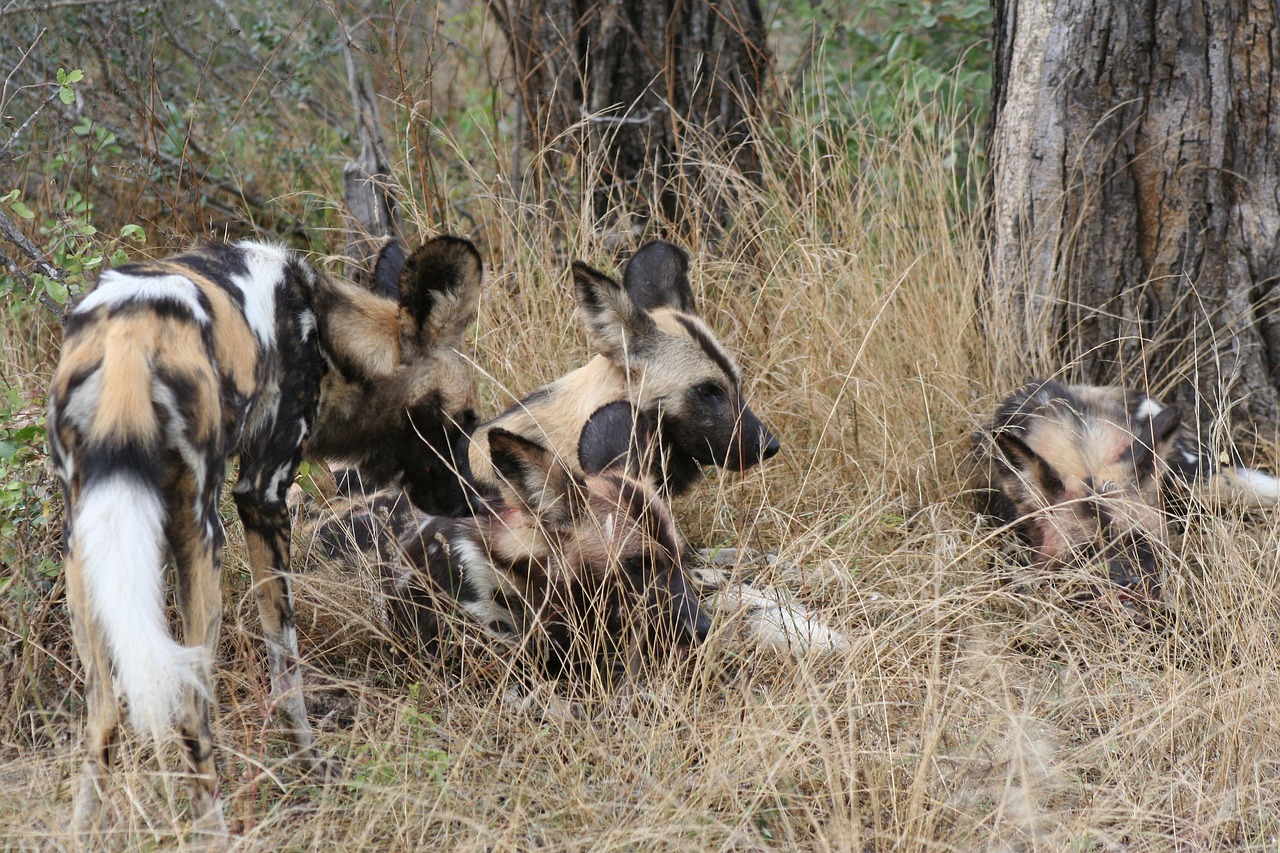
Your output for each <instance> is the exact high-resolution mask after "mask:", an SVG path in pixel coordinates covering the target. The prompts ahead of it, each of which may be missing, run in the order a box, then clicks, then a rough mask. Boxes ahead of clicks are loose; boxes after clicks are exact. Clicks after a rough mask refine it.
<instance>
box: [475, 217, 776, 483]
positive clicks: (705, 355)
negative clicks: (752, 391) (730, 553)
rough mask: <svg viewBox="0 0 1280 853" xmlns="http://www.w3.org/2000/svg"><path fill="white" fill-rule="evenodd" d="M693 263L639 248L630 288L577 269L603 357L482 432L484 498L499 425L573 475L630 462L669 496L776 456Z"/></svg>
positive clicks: (478, 452)
mask: <svg viewBox="0 0 1280 853" xmlns="http://www.w3.org/2000/svg"><path fill="white" fill-rule="evenodd" d="M688 267H689V259H688V256H687V255H686V254H685V253H684V251H683V250H681V249H679V248H678V247H676V246H673V245H671V244H670V243H661V242H655V243H649V244H647V245H646V246H644V247H642V248H641V249H640V250H639V251H637V252H636V253H635V255H634V256H633V257H632V258H631V260H630V262H629V263H628V264H627V267H626V273H625V276H624V280H623V284H619V283H618V282H616V281H614V280H613V279H612V278H610V277H609V276H607V275H605V274H604V273H601V272H597V271H596V270H594V269H592V268H591V267H589V266H587V265H586V264H583V263H581V262H578V263H575V264H574V265H573V283H574V295H575V297H576V298H577V303H578V310H579V312H580V313H581V315H582V317H583V319H584V321H585V324H586V329H587V334H588V337H589V338H590V340H591V344H592V347H593V348H594V349H595V351H596V352H597V353H598V355H597V356H596V357H595V358H593V359H592V360H591V361H590V362H588V363H587V364H586V365H585V366H584V367H581V368H579V369H577V370H575V371H573V372H572V373H569V374H568V375H566V376H564V377H562V378H560V379H559V380H557V381H556V382H553V383H552V384H550V385H547V386H544V387H543V388H540V389H538V390H537V391H534V392H533V393H532V394H530V395H529V396H527V397H525V398H524V399H523V400H521V401H520V402H519V403H516V404H515V405H513V406H511V407H510V408H509V409H507V410H506V411H505V412H503V413H502V414H500V415H498V417H496V418H494V419H493V420H492V421H489V422H488V423H486V424H483V425H481V426H480V427H479V428H478V429H477V430H476V432H475V434H474V435H473V436H472V445H471V453H470V463H471V473H472V477H473V479H474V481H475V483H476V487H477V489H478V490H479V492H480V494H482V495H484V494H495V493H496V492H497V489H498V488H499V482H498V478H497V477H496V476H495V473H494V470H493V467H492V465H491V464H490V459H489V453H488V450H487V442H488V438H487V436H488V433H489V431H491V430H493V429H495V428H500V429H505V430H507V431H509V432H514V433H516V434H518V435H523V436H524V437H525V438H528V439H530V440H532V441H535V442H539V443H541V444H543V445H544V446H546V447H547V448H549V449H550V450H551V451H553V452H554V453H555V454H556V455H557V456H558V457H559V458H560V459H561V460H562V461H563V462H564V463H565V464H567V465H570V466H571V467H572V468H573V469H574V471H575V473H583V472H592V471H602V470H604V469H605V468H607V467H609V466H610V465H612V464H614V463H615V462H616V461H618V460H620V459H625V460H628V465H629V467H630V468H631V470H632V472H633V473H641V474H644V475H646V476H651V477H653V478H654V480H655V481H656V482H658V483H660V484H661V486H662V487H663V489H664V491H666V492H667V493H668V494H681V493H683V492H685V491H687V490H688V489H689V488H690V487H691V486H692V485H693V484H694V482H696V481H697V479H698V478H699V477H700V476H701V475H702V468H703V466H706V465H718V466H723V467H725V468H728V469H729V470H731V471H742V470H746V469H747V468H750V467H752V466H753V465H756V464H758V463H760V462H761V461H763V460H765V459H769V458H770V457H772V456H773V455H774V454H776V453H777V452H778V450H779V444H778V440H777V439H776V438H774V436H773V434H772V433H770V432H769V430H768V429H767V428H766V427H765V426H764V424H763V423H761V422H760V420H759V418H757V417H756V415H755V413H754V412H752V411H751V409H750V408H749V407H748V406H747V405H746V402H745V401H744V400H743V396H742V377H741V375H740V374H739V372H738V367H737V365H736V364H734V362H733V359H732V358H730V357H729V354H728V353H726V352H725V350H724V347H722V346H721V345H720V343H719V342H718V341H717V340H716V338H715V336H714V335H713V334H712V333H711V330H710V329H709V328H708V327H707V325H706V323H704V322H703V321H702V319H701V318H699V317H698V316H697V314H695V313H694V311H693V290H692V288H691V287H690V286H689V278H688Z"/></svg>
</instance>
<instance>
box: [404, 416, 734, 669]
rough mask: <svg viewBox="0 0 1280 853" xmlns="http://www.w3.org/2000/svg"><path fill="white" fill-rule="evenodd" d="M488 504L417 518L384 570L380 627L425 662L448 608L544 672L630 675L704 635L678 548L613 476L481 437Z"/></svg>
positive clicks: (631, 487)
mask: <svg viewBox="0 0 1280 853" xmlns="http://www.w3.org/2000/svg"><path fill="white" fill-rule="evenodd" d="M488 447H489V453H490V457H491V461H492V463H493V468H494V471H495V472H496V474H497V476H498V482H499V487H500V490H501V491H500V495H501V497H500V499H498V500H495V501H492V502H489V503H487V504H486V505H485V506H484V508H483V509H481V510H479V511H478V512H477V513H476V515H475V516H474V517H472V518H465V519H447V518H438V517H432V516H425V517H420V518H419V519H418V521H417V523H416V524H415V525H414V526H413V527H412V528H411V529H410V530H409V531H408V532H407V533H406V534H405V536H404V537H403V539H402V540H401V542H400V545H401V549H402V553H403V558H402V560H401V561H400V562H399V563H398V564H393V565H392V566H390V567H389V568H388V569H387V570H386V571H385V572H384V576H385V581H384V590H385V594H386V599H387V603H388V610H389V615H390V621H391V627H392V629H393V630H394V631H395V632H397V633H399V634H400V635H402V636H404V637H405V638H407V639H410V640H411V641H417V642H420V643H421V644H422V646H423V647H425V649H426V650H427V651H428V652H429V653H432V654H439V653H440V651H441V650H442V649H441V646H442V644H443V643H445V642H446V636H447V628H446V625H447V623H448V622H449V616H450V614H452V613H453V612H455V611H460V612H461V613H462V614H463V615H464V616H465V617H467V618H468V619H469V620H470V621H472V622H473V623H475V625H476V626H477V627H478V628H480V629H482V630H483V631H485V632H486V633H487V634H488V635H489V636H490V637H491V638H493V639H496V640H498V641H499V642H501V643H502V644H503V645H504V646H509V647H511V648H513V649H515V648H518V649H520V650H522V651H523V652H524V653H526V654H530V655H531V656H532V657H533V659H534V661H535V662H536V664H537V666H538V667H539V668H540V669H541V670H542V672H543V674H545V675H548V676H551V677H560V676H568V677H572V678H575V679H579V680H581V679H583V678H587V679H591V676H592V674H594V675H596V676H598V677H604V678H605V679H611V678H612V677H613V676H615V675H618V676H621V677H623V678H632V679H634V677H635V676H636V675H638V673H639V670H640V667H641V665H642V663H643V662H644V661H645V660H647V659H649V658H651V657H653V656H655V655H662V654H664V653H667V652H670V651H671V650H673V649H674V648H676V647H679V646H688V645H691V644H693V643H697V642H701V641H702V640H703V639H705V637H706V635H707V632H708V630H709V629H710V621H709V620H708V618H707V616H706V615H705V614H704V613H703V611H702V609H701V607H700V605H699V602H698V599H697V597H696V596H695V595H694V594H693V593H692V592H691V590H690V589H689V586H688V580H687V577H686V560H687V558H688V549H687V547H686V546H685V543H684V541H683V540H682V539H681V538H680V534H679V532H678V531H677V529H676V526H675V522H674V521H673V520H672V518H671V513H670V511H669V510H668V509H667V506H666V504H665V502H664V501H663V500H662V497H661V496H660V495H659V494H658V492H657V491H656V490H655V489H654V488H653V487H652V486H651V485H649V484H646V483H645V482H644V481H642V480H639V479H636V478H634V477H631V476H630V475H627V474H626V473H624V472H622V471H614V470H610V471H605V472H603V473H600V474H592V475H587V476H580V475H577V474H574V473H571V472H570V471H569V470H568V468H566V467H565V466H564V465H563V464H561V463H560V462H559V461H558V460H557V459H556V457H555V455H554V454H552V453H551V452H550V451H548V450H546V449H545V448H543V447H541V446H539V445H537V444H535V443H533V442H531V441H529V440H528V439H525V438H523V437H521V436H518V435H515V434H514V433H509V432H506V431H505V430H502V429H494V430H491V431H490V432H489V441H488Z"/></svg>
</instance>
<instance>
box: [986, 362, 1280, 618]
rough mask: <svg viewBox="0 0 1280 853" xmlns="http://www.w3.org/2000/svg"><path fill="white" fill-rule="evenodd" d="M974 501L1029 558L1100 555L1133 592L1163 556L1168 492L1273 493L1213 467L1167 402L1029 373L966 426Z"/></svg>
mask: <svg viewBox="0 0 1280 853" xmlns="http://www.w3.org/2000/svg"><path fill="white" fill-rule="evenodd" d="M975 447H976V451H977V459H978V466H977V477H978V482H977V484H976V485H977V494H978V496H979V499H980V502H981V507H980V508H981V509H982V510H983V511H984V512H985V513H986V514H987V515H990V516H992V517H994V518H995V519H997V520H998V521H1000V522H1001V523H1004V524H1010V525H1014V526H1015V527H1016V528H1017V530H1018V531H1019V532H1020V533H1021V535H1022V536H1023V538H1024V539H1025V540H1026V542H1027V543H1028V544H1029V545H1030V546H1031V547H1032V549H1033V550H1034V554H1035V556H1034V560H1035V562H1036V564H1037V565H1040V566H1044V567H1049V568H1052V567H1056V566H1063V565H1067V564H1072V563H1076V564H1085V565H1099V566H1101V567H1104V568H1105V570H1106V572H1107V574H1108V576H1109V578H1110V579H1111V581H1112V582H1114V583H1115V584H1117V585H1119V586H1120V587H1121V588H1123V589H1127V590H1130V591H1132V592H1134V593H1136V594H1138V595H1140V596H1141V597H1142V598H1144V599H1148V600H1154V599H1156V598H1158V596H1159V590H1160V584H1161V581H1162V579H1163V573H1164V571H1165V569H1166V566H1167V560H1166V559H1165V557H1166V553H1167V549H1168V544H1167V543H1168V539H1169V531H1168V523H1167V510H1168V508H1169V505H1170V499H1171V498H1175V497H1177V496H1179V495H1185V494H1186V493H1187V490H1188V488H1190V487H1192V486H1208V487H1210V488H1217V489H1220V490H1223V491H1227V492H1233V493H1236V494H1239V495H1241V496H1242V497H1244V498H1246V499H1249V500H1252V501H1254V502H1259V503H1274V502H1275V501H1276V499H1277V497H1280V492H1278V491H1277V485H1278V484H1277V482H1276V480H1275V479H1274V478H1272V477H1270V476H1268V475H1266V474H1263V473H1262V472H1259V471H1255V470H1253V469H1250V468H1246V467H1244V466H1241V465H1232V466H1228V467H1220V466H1219V465H1218V464H1217V462H1216V460H1215V458H1214V455H1213V454H1211V453H1210V452H1208V450H1207V449H1206V448H1205V447H1203V446H1202V445H1201V444H1200V443H1199V442H1198V441H1196V439H1195V436H1194V435H1192V434H1190V433H1189V432H1188V431H1187V430H1186V429H1184V427H1183V423H1182V416H1181V412H1180V411H1179V409H1178V408H1177V407H1176V406H1165V405H1163V404H1161V403H1160V402H1159V401H1157V400H1155V399H1153V398H1151V397H1150V396H1148V395H1146V394H1144V393H1142V392H1140V391H1136V390H1133V389H1128V388H1121V387H1110V386H1104V387H1100V386H1088V385H1066V384H1063V383H1060V382H1056V381H1052V380H1048V381H1044V380H1037V381H1033V382H1030V383H1028V384H1026V385H1024V386H1023V387H1022V388H1020V389H1018V390H1017V391H1016V392H1014V393H1013V394H1012V395H1010V396H1009V397H1008V398H1006V399H1005V400H1004V401H1003V402H1002V403H1001V404H1000V406H999V408H998V409H997V411H996V414H995V418H994V419H993V420H992V421H991V423H990V424H989V425H988V426H987V427H985V428H984V429H983V430H982V431H980V432H979V433H978V434H977V436H975Z"/></svg>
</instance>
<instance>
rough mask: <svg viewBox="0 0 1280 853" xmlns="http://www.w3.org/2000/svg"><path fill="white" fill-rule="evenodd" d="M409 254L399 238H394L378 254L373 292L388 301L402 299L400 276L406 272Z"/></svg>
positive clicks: (374, 268) (375, 263)
mask: <svg viewBox="0 0 1280 853" xmlns="http://www.w3.org/2000/svg"><path fill="white" fill-rule="evenodd" d="M408 259H409V253H408V251H407V250H406V248H405V245H404V243H402V242H400V240H399V238H397V237H392V238H391V239H389V240H387V242H386V243H385V244H384V245H383V247H382V250H381V251H379V252H378V259H377V261H375V262H374V265H373V282H372V284H371V287H372V289H373V292H374V293H376V294H378V295H379V296H385V297H386V298H387V299H395V300H397V301H398V300H399V299H400V274H401V273H402V272H403V271H404V265H405V262H406V261H408Z"/></svg>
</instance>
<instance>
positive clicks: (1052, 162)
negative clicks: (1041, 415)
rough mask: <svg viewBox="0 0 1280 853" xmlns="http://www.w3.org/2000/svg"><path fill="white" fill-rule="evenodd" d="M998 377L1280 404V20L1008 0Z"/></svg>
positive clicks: (1003, 4)
mask: <svg viewBox="0 0 1280 853" xmlns="http://www.w3.org/2000/svg"><path fill="white" fill-rule="evenodd" d="M995 28H996V32H995V48H996V56H995V71H994V86H993V91H992V98H993V110H992V120H991V122H992V123H991V156H992V181H991V193H992V196H991V197H992V199H993V204H992V209H991V223H990V224H991V235H992V242H991V267H990V281H989V293H988V297H989V298H988V300H987V306H988V312H987V317H986V323H987V330H986V331H987V336H988V340H989V341H991V346H992V348H993V352H994V353H995V356H996V364H995V367H996V373H997V376H998V377H999V378H1000V379H1001V381H1004V382H1008V383H1013V382H1016V381H1017V380H1019V379H1021V378H1024V377H1025V376H1026V375H1027V374H1029V373H1041V374H1051V373H1055V372H1058V371H1065V375H1066V376H1067V377H1068V378H1072V379H1078V380H1084V381H1091V382H1107V383H1110V382H1120V381H1125V382H1131V383H1138V384H1144V385H1147V386H1148V387H1151V388H1152V390H1154V391H1155V392H1157V393H1161V394H1164V395H1165V396H1167V397H1170V398H1173V399H1178V400H1180V401H1182V402H1183V403H1185V404H1190V403H1193V402H1196V403H1199V404H1202V406H1203V407H1202V408H1201V409H1200V414H1201V416H1202V417H1204V416H1205V415H1206V414H1208V413H1211V412H1221V411H1224V410H1225V407H1229V406H1232V405H1237V406H1238V409H1237V411H1238V412H1241V413H1244V414H1246V415H1247V416H1248V418H1250V419H1252V420H1253V423H1254V426H1255V427H1258V428H1261V429H1262V430H1263V431H1264V432H1269V431H1271V430H1272V429H1274V425H1275V420H1276V417H1277V414H1278V413H1280V406H1278V399H1277V380H1280V316H1277V312H1276V307H1277V300H1278V299H1280V291H1277V288H1276V283H1277V275H1278V274H1280V145H1278V144H1277V140H1280V82H1278V80H1277V74H1278V72H1280V33H1277V6H1276V4H1274V3H1271V2H1262V0H1170V2H1158V0H1134V2H1125V3H1113V2H1111V0H995Z"/></svg>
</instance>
